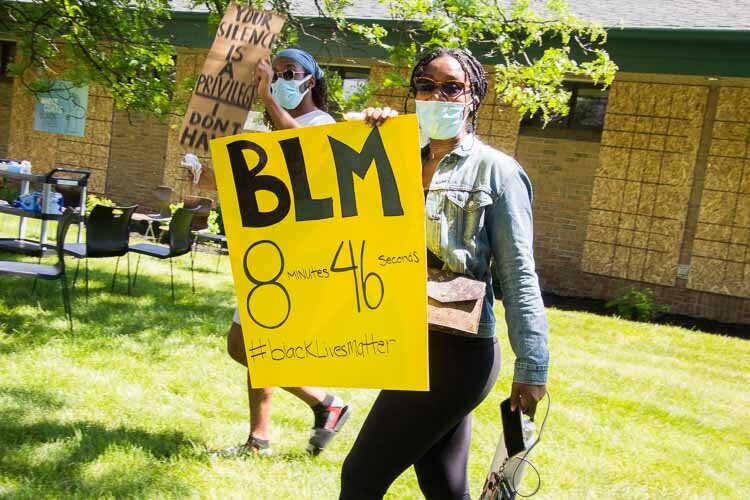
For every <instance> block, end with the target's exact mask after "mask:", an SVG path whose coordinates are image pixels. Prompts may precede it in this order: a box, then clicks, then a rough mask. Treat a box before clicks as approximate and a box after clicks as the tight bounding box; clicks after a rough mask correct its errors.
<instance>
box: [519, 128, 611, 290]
mask: <svg viewBox="0 0 750 500" xmlns="http://www.w3.org/2000/svg"><path fill="white" fill-rule="evenodd" d="M516 158H517V159H518V161H519V163H520V164H521V165H522V166H523V168H524V170H525V171H526V173H527V174H529V177H530V178H531V182H532V186H533V189H534V204H533V209H534V236H535V238H534V245H535V257H536V265H537V271H538V273H539V278H540V282H541V285H542V288H543V289H544V290H549V291H555V292H558V293H561V294H563V295H581V294H582V293H581V292H582V290H580V289H578V288H577V286H578V284H577V283H574V282H571V279H572V278H574V277H575V275H576V274H578V273H580V267H581V260H582V257H583V244H584V240H585V237H586V226H587V222H588V217H589V206H590V203H591V192H592V189H593V185H594V174H595V172H596V168H597V165H598V160H599V144H598V143H597V142H589V141H576V140H567V139H546V138H542V137H534V136H526V135H521V136H519V138H518V150H517V153H516ZM571 271H574V272H571Z"/></svg>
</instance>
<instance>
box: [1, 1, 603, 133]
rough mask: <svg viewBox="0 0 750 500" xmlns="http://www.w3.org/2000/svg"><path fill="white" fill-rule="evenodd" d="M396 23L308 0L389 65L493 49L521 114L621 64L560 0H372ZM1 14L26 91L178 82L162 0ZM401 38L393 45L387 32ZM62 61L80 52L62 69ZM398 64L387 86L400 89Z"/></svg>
mask: <svg viewBox="0 0 750 500" xmlns="http://www.w3.org/2000/svg"><path fill="white" fill-rule="evenodd" d="M379 1H380V2H381V3H383V4H385V5H387V7H388V10H389V12H390V14H391V17H392V18H393V19H394V20H396V21H397V24H396V27H395V28H393V29H392V31H394V32H395V33H389V31H388V29H386V28H385V27H384V26H382V25H378V24H370V25H365V24H359V23H352V22H349V21H348V20H347V19H346V18H345V15H344V14H345V10H346V8H347V7H351V6H352V5H353V4H354V3H355V2H354V0H315V7H316V10H317V13H318V17H319V18H320V20H322V21H325V22H327V23H328V26H330V28H331V30H330V31H329V32H328V34H327V35H326V36H325V38H327V39H328V40H327V41H328V42H334V43H336V42H337V41H338V39H339V38H340V37H342V36H344V35H345V34H347V33H348V34H354V35H356V36H359V37H362V38H363V39H365V40H366V41H367V42H368V43H370V44H373V45H376V46H379V47H381V48H383V49H384V50H385V51H386V52H387V53H388V54H389V60H390V64H392V65H393V67H394V70H397V69H398V68H404V67H409V66H411V65H412V63H413V61H414V59H415V57H416V55H417V51H418V49H419V48H433V47H440V46H446V47H469V48H471V50H473V51H474V53H475V54H476V55H478V56H479V57H480V58H482V57H485V58H491V59H492V58H494V59H495V60H497V64H496V91H497V92H498V95H499V96H500V97H501V98H502V99H503V100H504V101H505V102H506V103H508V104H510V105H512V106H515V107H516V108H518V109H519V111H521V112H522V113H537V112H540V113H541V114H542V115H543V116H544V117H545V119H548V118H549V117H551V116H552V115H564V114H566V113H567V112H568V106H567V103H568V99H569V93H568V92H567V91H566V90H565V88H564V86H563V82H564V80H565V78H566V77H569V76H571V75H575V76H584V77H588V78H591V79H592V80H593V81H595V82H597V83H601V84H603V85H609V84H610V83H611V82H612V79H613V78H614V74H615V71H616V70H617V66H616V65H615V64H614V62H612V61H611V60H610V58H609V55H608V54H607V52H606V50H605V49H604V43H605V42H606V38H607V33H606V31H605V30H604V29H603V28H602V27H601V26H598V25H595V24H591V23H588V22H585V21H582V20H580V19H577V18H576V17H575V16H573V15H572V14H571V13H570V10H569V7H568V5H567V3H566V2H565V1H563V0H548V1H545V2H537V3H535V4H534V6H533V8H532V5H531V3H530V1H529V0H515V1H505V2H502V1H501V0H399V1H397V2H396V1H392V0H379ZM227 3H228V0H194V3H193V4H194V6H198V5H200V6H205V7H207V8H208V9H209V13H210V19H211V20H212V21H213V25H214V26H215V25H216V24H217V23H218V20H219V19H220V17H221V14H222V13H223V12H224V10H225V8H226V5H227ZM240 3H243V4H244V3H248V4H250V5H252V6H254V7H256V8H264V7H265V8H270V9H271V10H275V11H277V12H283V13H285V14H286V15H287V24H286V25H285V29H284V32H283V33H282V35H281V37H280V38H279V46H282V45H284V44H289V43H294V42H295V41H296V40H297V38H298V37H299V36H300V35H305V36H313V37H315V36H317V35H315V34H313V33H311V32H310V31H309V30H308V27H309V24H310V23H309V19H304V18H301V17H299V16H297V15H296V14H295V12H294V9H293V8H292V2H291V1H290V0H270V1H265V0H245V1H240ZM0 8H1V9H0V22H4V23H5V25H6V30H8V29H12V30H13V31H14V32H16V33H18V36H19V43H18V51H19V55H20V58H19V61H20V62H19V63H18V64H16V65H14V66H13V67H12V68H11V71H12V73H13V74H15V75H17V76H19V77H20V78H22V81H23V83H24V85H26V87H27V88H28V89H29V90H31V91H32V92H38V91H44V90H45V89H49V88H50V87H49V86H50V79H51V78H52V77H55V78H62V79H65V80H69V81H71V82H73V83H75V84H80V83H94V84H98V85H102V86H104V87H105V88H107V89H108V90H109V91H110V92H111V93H112V95H113V97H114V101H115V104H116V105H117V106H118V107H120V108H125V109H129V110H132V111H145V112H153V113H156V114H164V113H166V112H168V110H169V109H170V106H174V104H175V100H174V99H172V96H173V95H174V90H175V88H176V86H177V85H179V84H180V82H175V81H174V76H173V75H174V58H173V56H174V48H173V47H172V46H171V44H170V43H169V39H168V38H167V36H166V34H165V33H164V31H162V28H163V26H164V23H165V22H167V21H168V19H169V15H170V14H169V5H168V0H97V1H96V2H93V1H92V0H32V1H31V2H28V3H12V2H8V1H7V0H2V3H1V4H0ZM394 39H395V40H396V41H395V42H394V41H392V40H394ZM63 58H65V59H66V60H69V61H76V64H75V65H73V66H68V67H65V68H63V69H60V66H59V62H60V61H61V60H62V59H63ZM406 83H408V82H405V81H404V78H403V73H402V72H398V71H394V72H392V73H391V74H390V76H389V78H387V79H386V81H385V83H384V84H385V85H386V86H404V85H405V84H406Z"/></svg>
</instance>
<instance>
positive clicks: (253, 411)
mask: <svg viewBox="0 0 750 500" xmlns="http://www.w3.org/2000/svg"><path fill="white" fill-rule="evenodd" d="M227 351H228V352H229V355H230V356H231V357H232V359H233V360H235V361H237V362H238V363H240V364H241V365H243V366H247V353H246V352H245V340H244V339H243V338H242V327H240V325H238V324H237V323H234V322H232V326H231V327H229V334H228V335H227ZM247 399H248V403H249V406H250V435H251V436H254V437H256V438H258V439H263V440H268V432H269V427H270V425H271V401H272V399H273V389H272V388H270V387H267V388H262V389H253V388H252V386H251V384H250V374H249V373H248V376H247ZM321 400H322V398H321ZM314 404H317V402H316V403H314Z"/></svg>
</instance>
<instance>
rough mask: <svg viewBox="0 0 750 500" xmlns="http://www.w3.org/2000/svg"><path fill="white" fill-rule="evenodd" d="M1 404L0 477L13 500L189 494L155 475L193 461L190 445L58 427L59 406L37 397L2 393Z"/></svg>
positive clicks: (156, 436) (88, 427)
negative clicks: (163, 492) (178, 462)
mask: <svg viewBox="0 0 750 500" xmlns="http://www.w3.org/2000/svg"><path fill="white" fill-rule="evenodd" d="M0 400H3V401H5V404H3V405H2V407H0V470H2V474H3V475H4V476H5V477H6V479H8V480H10V481H11V482H12V483H16V484H17V485H18V486H17V488H16V489H14V491H12V492H11V495H12V496H13V497H36V496H38V495H40V494H43V495H44V496H50V497H58V498H64V497H67V496H70V495H71V494H73V495H76V496H80V495H84V496H107V497H116V498H120V497H133V496H144V495H148V493H149V490H150V489H151V488H155V487H156V488H158V489H160V490H161V489H162V488H159V486H164V485H165V483H166V482H168V483H166V487H167V488H168V490H169V491H170V492H171V493H172V494H175V495H177V496H185V495H189V494H190V491H191V488H190V487H189V485H188V484H185V483H183V482H181V481H180V480H179V479H176V478H175V477H173V475H172V476H170V477H168V478H165V477H164V474H163V472H161V470H160V469H161V468H162V467H161V466H164V467H166V466H168V465H169V463H170V462H171V461H173V459H174V458H176V457H178V456H182V457H183V458H184V457H185V456H186V455H187V456H192V455H194V454H195V452H194V450H195V449H196V443H195V442H193V441H191V440H188V439H187V438H186V437H185V436H184V435H183V434H182V433H181V432H149V431H146V430H143V429H137V428H130V427H126V426H118V427H113V428H107V427H104V426H103V425H102V424H100V423H96V422H88V421H84V420H79V421H72V422H68V421H65V422H57V421H54V420H52V419H50V418H49V417H48V416H49V415H50V414H53V412H54V410H58V409H63V407H64V403H63V402H62V401H61V400H59V399H57V398H56V397H54V396H53V395H50V394H47V393H45V392H43V391H35V390H28V389H18V388H12V387H0ZM195 458H199V457H198V456H196V457H195ZM159 483H161V484H159ZM6 492H7V490H6Z"/></svg>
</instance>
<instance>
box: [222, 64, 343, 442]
mask: <svg viewBox="0 0 750 500" xmlns="http://www.w3.org/2000/svg"><path fill="white" fill-rule="evenodd" d="M255 71H256V75H257V78H258V95H259V96H260V98H261V99H262V100H263V103H264V104H265V107H266V112H267V113H268V116H269V117H270V119H271V121H272V122H273V127H274V128H275V129H276V130H281V129H288V128H297V127H309V126H313V125H325V124H329V123H335V120H334V119H333V117H331V115H329V114H328V113H326V112H325V108H326V99H327V95H326V84H325V78H324V74H323V70H322V69H321V68H320V66H319V65H318V63H317V62H315V59H313V57H312V56H311V55H310V54H308V53H307V52H305V51H302V50H299V49H285V50H282V51H280V52H279V53H278V54H277V55H276V57H275V58H274V60H273V64H271V62H270V61H268V60H267V59H265V60H261V61H260V62H259V63H258V66H257V68H256V70H255ZM227 350H228V352H229V355H230V356H231V357H232V359H234V360H235V361H237V362H238V363H240V364H242V365H244V366H247V352H246V350H245V341H244V338H243V335H242V327H241V326H240V316H239V312H237V311H235V314H234V321H233V322H232V325H231V327H230V328H229V333H228V336H227ZM247 383H248V385H247V387H248V399H249V405H250V435H249V436H248V439H247V442H245V443H244V444H242V445H240V446H237V447H234V448H228V449H226V450H223V451H222V452H221V455H222V456H244V455H252V454H260V455H268V454H270V452H271V448H270V447H269V439H268V438H269V426H270V419H271V401H272V397H273V389H269V388H262V389H253V388H252V386H251V383H250V375H248V380H247ZM284 390H286V391H288V392H289V393H291V394H293V395H294V396H296V397H298V398H299V399H301V400H302V401H304V402H305V403H307V404H308V405H309V406H310V408H311V409H312V411H313V414H314V418H315V423H314V425H313V432H312V436H311V437H310V440H309V443H308V447H307V450H308V451H309V452H310V453H312V454H314V455H317V454H318V453H319V452H320V451H322V450H323V448H325V447H326V445H327V444H328V443H329V442H330V441H331V439H333V437H335V435H336V433H337V432H338V431H339V429H340V428H341V427H342V426H343V425H344V423H346V421H347V419H348V418H349V416H350V414H351V411H350V409H349V407H348V406H346V405H345V404H344V403H343V401H342V400H341V398H339V397H337V396H333V395H330V394H327V393H326V392H325V391H323V390H322V389H320V388H317V387H284Z"/></svg>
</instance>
